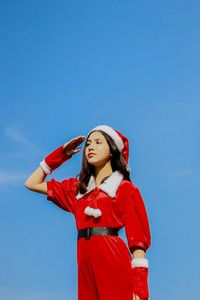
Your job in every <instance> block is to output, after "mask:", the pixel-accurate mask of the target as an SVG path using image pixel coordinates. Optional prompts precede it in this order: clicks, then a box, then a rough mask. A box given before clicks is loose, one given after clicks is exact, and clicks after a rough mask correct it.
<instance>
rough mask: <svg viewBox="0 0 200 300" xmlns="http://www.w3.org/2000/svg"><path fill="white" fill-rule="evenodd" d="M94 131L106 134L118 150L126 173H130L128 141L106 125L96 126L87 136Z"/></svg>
mask: <svg viewBox="0 0 200 300" xmlns="http://www.w3.org/2000/svg"><path fill="white" fill-rule="evenodd" d="M95 130H102V131H103V132H105V133H107V134H108V135H109V136H110V137H111V138H112V139H113V140H114V142H115V144H116V146H117V148H118V149H119V151H120V153H122V155H123V157H124V159H125V162H126V169H127V171H129V173H130V171H131V168H130V166H129V164H128V158H129V144H128V139H127V137H125V136H124V135H123V134H122V133H121V132H119V131H118V130H116V129H114V128H112V127H110V126H107V125H98V126H96V127H94V128H93V129H92V130H90V132H89V133H88V135H89V134H90V133H91V132H92V131H95Z"/></svg>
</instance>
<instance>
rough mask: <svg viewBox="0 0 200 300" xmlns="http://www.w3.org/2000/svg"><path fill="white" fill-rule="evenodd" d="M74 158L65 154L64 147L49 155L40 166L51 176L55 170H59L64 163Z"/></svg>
mask: <svg viewBox="0 0 200 300" xmlns="http://www.w3.org/2000/svg"><path fill="white" fill-rule="evenodd" d="M71 157H72V154H70V155H67V154H65V153H64V148H63V145H62V146H60V147H58V148H57V149H56V150H54V151H53V152H52V153H50V154H49V155H47V156H46V157H45V158H44V159H43V160H42V161H41V162H40V166H41V168H42V170H43V171H44V173H46V174H48V175H49V174H51V173H52V172H53V171H54V170H55V169H57V168H58V167H59V166H60V165H61V164H62V163H64V162H65V161H67V160H68V159H70V158H71Z"/></svg>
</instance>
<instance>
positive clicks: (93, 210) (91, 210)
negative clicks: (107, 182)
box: [84, 206, 102, 218]
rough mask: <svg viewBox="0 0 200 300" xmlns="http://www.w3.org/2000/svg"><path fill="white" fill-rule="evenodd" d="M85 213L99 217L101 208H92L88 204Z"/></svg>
mask: <svg viewBox="0 0 200 300" xmlns="http://www.w3.org/2000/svg"><path fill="white" fill-rule="evenodd" d="M84 212H85V214H86V215H88V216H93V217H95V218H98V217H100V216H101V214H102V213H101V210H100V209H99V208H92V207H90V206H87V207H86V208H85V211H84Z"/></svg>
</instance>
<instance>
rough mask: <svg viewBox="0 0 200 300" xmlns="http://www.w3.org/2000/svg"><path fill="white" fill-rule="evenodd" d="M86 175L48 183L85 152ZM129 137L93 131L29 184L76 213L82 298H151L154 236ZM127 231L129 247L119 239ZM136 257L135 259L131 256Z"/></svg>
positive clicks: (47, 161) (52, 158) (62, 150)
mask: <svg viewBox="0 0 200 300" xmlns="http://www.w3.org/2000/svg"><path fill="white" fill-rule="evenodd" d="M85 139H86V142H85V145H84V148H83V158H82V166H81V171H80V173H79V174H78V175H77V176H76V177H70V178H68V179H65V180H63V181H62V182H59V181H57V180H55V179H51V180H49V181H47V182H45V181H44V179H45V177H46V176H47V175H49V174H51V173H52V172H53V171H54V170H55V169H56V168H58V167H59V166H60V165H61V164H62V163H64V162H65V161H67V160H68V159H70V158H71V157H72V156H73V155H74V154H75V153H78V152H79V151H81V148H77V149H76V147H77V146H79V145H80V144H81V143H82V142H83V141H84V140H85ZM128 155H129V146H128V139H127V138H126V137H125V136H124V135H123V134H122V133H120V132H119V131H117V130H116V129H113V128H112V127H110V126H107V125H99V126H97V127H95V128H93V129H92V130H91V131H90V132H89V134H88V136H87V138H86V137H85V136H84V135H83V136H78V137H76V138H74V139H72V140H70V141H69V142H67V143H65V144H64V145H61V146H60V147H58V148H57V149H56V150H54V151H53V152H52V153H50V154H49V155H47V156H46V157H45V158H44V159H43V160H42V161H41V162H40V166H39V167H38V168H37V169H36V170H35V171H34V172H33V173H32V174H31V176H30V177H29V178H28V179H27V181H26V182H25V186H26V187H27V188H29V189H30V190H32V191H35V192H39V193H43V194H46V195H47V199H48V200H50V201H52V202H54V203H55V204H56V205H57V206H59V207H60V208H62V209H64V210H65V211H67V212H70V213H72V214H73V215H74V217H75V220H76V226H77V231H78V234H77V264H78V299H79V300H147V299H149V289H148V259H147V258H146V257H145V253H146V250H147V249H148V248H149V247H150V246H151V233H150V227H149V222H148V216H147V212H146V209H145V204H144V201H143V198H142V196H141V193H140V191H139V189H138V187H137V186H136V185H135V184H134V183H133V182H131V180H130V167H129V165H128ZM123 227H124V228H125V233H126V237H127V241H128V247H127V245H126V243H124V241H123V239H121V238H120V237H119V236H118V232H119V230H120V229H121V228H123ZM131 253H132V254H133V257H132V256H131Z"/></svg>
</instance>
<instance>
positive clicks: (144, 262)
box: [131, 257, 149, 268]
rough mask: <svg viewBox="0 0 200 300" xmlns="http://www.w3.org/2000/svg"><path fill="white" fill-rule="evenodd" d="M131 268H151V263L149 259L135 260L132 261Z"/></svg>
mask: <svg viewBox="0 0 200 300" xmlns="http://www.w3.org/2000/svg"><path fill="white" fill-rule="evenodd" d="M131 267H132V268H136V267H146V268H148V267H149V261H148V259H147V258H135V257H134V258H133V259H132V261H131Z"/></svg>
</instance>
